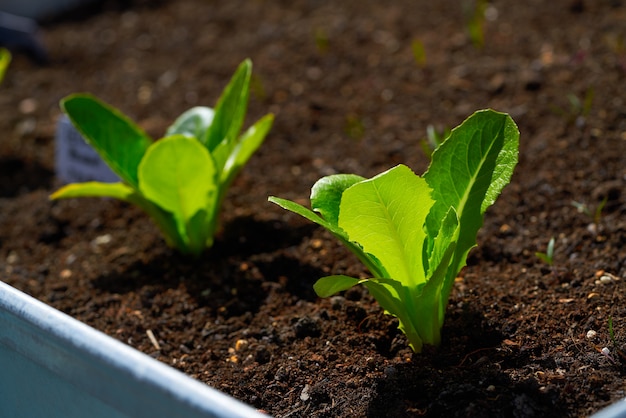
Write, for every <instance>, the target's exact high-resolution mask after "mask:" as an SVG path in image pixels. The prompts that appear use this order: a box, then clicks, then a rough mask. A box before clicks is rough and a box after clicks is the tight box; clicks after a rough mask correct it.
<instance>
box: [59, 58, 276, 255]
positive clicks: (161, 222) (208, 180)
mask: <svg viewBox="0 0 626 418" xmlns="http://www.w3.org/2000/svg"><path fill="white" fill-rule="evenodd" d="M251 73H252V64H251V62H250V61H249V60H246V61H244V62H243V63H241V65H240V66H239V68H238V69H237V71H236V72H235V74H234V76H233V77H232V79H231V80H230V83H229V84H228V86H226V89H225V90H224V91H223V93H222V96H221V97H220V99H219V101H218V102H217V105H216V106H215V108H214V109H212V108H209V107H194V108H192V109H189V110H188V111H186V112H185V113H183V114H182V115H181V116H180V117H178V119H176V121H175V122H174V124H173V125H172V126H170V127H169V128H168V129H167V132H166V136H165V137H164V138H162V139H160V140H158V141H154V140H153V139H152V138H150V137H149V136H148V135H147V134H146V133H144V132H143V131H142V130H141V129H140V128H139V127H138V126H137V125H135V124H134V123H133V122H132V121H131V120H130V119H128V118H127V117H126V116H124V115H123V114H122V113H121V112H120V111H118V110H117V109H114V108H113V107H111V106H109V105H107V104H105V103H103V102H101V101H99V100H98V99H96V98H95V97H93V96H91V95H88V94H75V95H71V96H68V97H66V98H65V99H63V100H62V101H61V107H62V108H63V110H64V111H65V113H67V115H68V116H69V118H70V119H71V121H72V123H73V124H74V126H76V128H77V129H78V130H79V131H80V132H81V133H82V134H83V136H84V137H85V139H86V140H87V142H89V143H90V144H91V145H92V146H93V147H94V148H95V149H96V151H97V152H98V153H99V154H100V156H101V157H102V159H103V160H104V161H105V162H106V163H107V164H108V165H109V167H111V169H112V170H113V171H114V172H115V173H116V174H117V175H118V176H119V177H120V178H121V179H122V182H120V183H100V182H87V183H78V184H70V185H67V186H65V187H63V188H61V189H60V190H58V191H57V192H55V193H54V194H53V195H52V196H51V198H52V199H64V198H72V197H113V198H116V199H121V200H125V201H128V202H130V203H132V204H135V205H137V206H139V207H140V208H141V209H143V210H144V211H145V212H146V213H147V214H148V215H149V216H150V217H151V218H152V219H153V221H154V222H155V223H156V224H157V226H158V227H159V228H160V230H161V232H162V234H163V236H164V238H165V241H166V242H167V244H168V245H170V246H172V247H174V248H176V249H178V250H179V251H180V252H181V253H183V254H192V255H195V256H197V255H199V254H200V253H201V252H202V251H203V250H204V249H205V248H209V247H211V246H212V244H213V239H214V235H215V233H216V230H217V226H218V218H219V210H220V207H221V204H222V201H223V199H224V197H225V196H226V192H227V190H228V187H229V186H230V184H231V183H232V181H233V179H234V178H235V176H236V175H237V174H238V173H239V171H240V170H241V168H242V167H243V166H244V164H245V163H246V162H247V161H248V159H249V158H250V157H251V156H252V154H253V153H254V152H255V151H256V150H257V148H258V147H259V146H260V145H261V143H262V142H263V140H264V138H265V136H266V135H267V133H268V132H269V130H270V128H271V126H272V122H273V115H271V114H268V115H266V116H264V117H263V118H261V119H260V120H259V121H257V122H256V123H255V124H254V125H252V126H251V127H250V128H249V129H248V130H247V131H245V132H244V133H243V134H242V135H239V132H240V130H241V127H242V125H243V121H244V117H245V114H246V109H247V104H248V94H249V85H250V75H251Z"/></svg>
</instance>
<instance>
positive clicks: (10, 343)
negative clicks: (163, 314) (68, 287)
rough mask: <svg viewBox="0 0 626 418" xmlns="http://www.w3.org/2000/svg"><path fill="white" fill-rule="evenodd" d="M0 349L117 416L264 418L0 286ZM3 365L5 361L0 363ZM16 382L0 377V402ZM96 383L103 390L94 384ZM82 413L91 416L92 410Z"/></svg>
mask: <svg viewBox="0 0 626 418" xmlns="http://www.w3.org/2000/svg"><path fill="white" fill-rule="evenodd" d="M0 349H2V350H3V351H2V352H4V353H5V357H7V356H6V353H9V354H10V356H8V357H14V358H15V359H17V360H18V361H20V360H24V361H26V362H28V364H27V365H29V364H30V363H33V364H35V366H33V367H34V368H36V370H42V373H44V374H45V375H46V376H48V378H49V376H53V379H59V382H60V384H62V385H65V384H68V385H69V387H71V388H76V390H77V391H84V392H86V393H87V395H85V396H86V397H87V398H88V399H94V400H95V401H96V402H98V403H102V404H104V405H106V407H110V408H112V410H115V411H117V412H120V416H140V415H141V416H150V417H161V416H162V417H166V416H184V417H189V418H192V417H198V418H200V417H250V418H254V417H266V418H267V415H264V414H261V413H259V412H257V411H256V410H254V409H253V408H251V407H249V406H247V405H245V404H243V403H241V402H239V401H237V400H235V399H234V398H232V397H230V396H228V395H226V394H224V393H222V392H219V391H217V390H216V389H213V388H211V387H209V386H207V385H205V384H203V383H201V382H199V381H197V380H194V379H192V378H191V377H189V376H187V375H185V374H184V373H182V372H180V371H178V370H175V369H174V368H172V367H169V366H167V365H165V364H163V363H161V362H159V361H157V360H155V359H153V358H151V357H150V356H148V355H146V354H143V353H141V352H139V351H137V350H135V349H134V348H132V347H130V346H127V345H125V344H123V343H122V342H120V341H118V340H115V339H114V338H111V337H109V336H107V335H105V334H103V333H101V332H99V331H97V330H95V329H93V328H91V327H89V326H88V325H86V324H84V323H82V322H80V321H78V320H76V319H74V318H71V317H70V316H68V315H66V314H64V313H62V312H60V311H58V310H56V309H54V308H52V307H50V306H48V305H46V304H44V303H43V302H40V301H38V300H36V299H34V298H32V297H30V296H28V295H26V294H25V293H23V292H21V291H19V290H17V289H15V288H13V287H11V286H9V285H7V284H6V283H3V282H0ZM3 361H9V360H2V361H0V363H1V362H3ZM9 366H10V365H9ZM29 367H30V365H29ZM19 370H21V369H19ZM15 377H17V376H10V375H9V374H5V373H3V377H2V378H0V404H2V405H6V404H10V403H11V402H13V403H14V404H17V403H16V401H15V397H16V396H19V394H17V395H16V394H10V393H6V392H9V391H11V390H12V386H11V384H10V382H7V381H5V382H1V381H2V380H3V379H6V380H9V379H13V378H15ZM35 380H36V379H35ZM102 384H106V385H107V386H106V387H104V388H101V387H100V386H98V385H102ZM16 386H17V385H16ZM7 388H8V389H7ZM33 392H36V391H33ZM38 396H41V394H38ZM44 398H45V396H44ZM44 398H42V401H44V400H45V399H44ZM23 404H24V403H22V405H23ZM5 412H7V411H5ZM17 412H19V411H17ZM83 412H84V413H85V414H84V415H83V416H90V412H91V411H83ZM171 412H175V414H174V415H171ZM14 416H18V415H14ZM48 416H56V415H54V414H53V415H48ZM77 416H79V415H77ZM91 416H93V415H91Z"/></svg>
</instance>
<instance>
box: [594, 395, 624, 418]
mask: <svg viewBox="0 0 626 418" xmlns="http://www.w3.org/2000/svg"><path fill="white" fill-rule="evenodd" d="M590 418H626V398H625V399H621V400H619V401H617V402H615V403H613V404H611V405H609V406H607V407H606V408H604V409H601V410H600V411H598V412H596V413H595V414H593V415H592V416H591V417H590Z"/></svg>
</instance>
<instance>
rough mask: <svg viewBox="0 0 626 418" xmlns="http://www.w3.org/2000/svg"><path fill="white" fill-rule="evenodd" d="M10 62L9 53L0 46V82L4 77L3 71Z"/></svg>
mask: <svg viewBox="0 0 626 418" xmlns="http://www.w3.org/2000/svg"><path fill="white" fill-rule="evenodd" d="M10 62H11V53H10V52H9V51H8V50H6V49H4V48H0V83H2V80H3V79H4V73H5V72H6V70H7V68H8V67H9V63H10Z"/></svg>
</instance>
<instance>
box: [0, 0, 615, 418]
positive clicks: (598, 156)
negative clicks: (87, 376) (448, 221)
mask: <svg viewBox="0 0 626 418" xmlns="http://www.w3.org/2000/svg"><path fill="white" fill-rule="evenodd" d="M464 4H465V6H463V5H464ZM466 6H467V7H469V8H470V10H471V2H469V1H468V2H457V1H454V0H445V1H439V2H434V1H431V2H427V1H418V2H416V1H413V0H399V1H394V2H380V1H370V0H359V1H338V2H330V1H329V2H316V1H308V0H297V1H279V2H269V1H262V0H256V1H229V2H217V1H205V0H180V1H160V2H155V3H154V2H146V1H136V2H132V1H131V2H121V1H119V2H117V1H108V2H105V3H102V4H99V5H97V7H96V9H97V10H83V11H82V12H81V13H79V14H75V15H72V16H70V17H66V18H64V19H57V20H54V21H49V22H44V23H43V24H42V30H41V35H42V42H43V43H44V45H45V46H46V48H47V50H48V52H49V56H50V62H49V64H48V65H47V66H43V67H41V66H38V65H37V64H36V63H34V62H32V61H31V60H29V58H28V57H27V56H26V55H22V54H16V55H15V56H14V60H13V62H12V65H11V67H10V68H9V71H8V73H7V76H6V79H5V81H4V83H3V84H2V86H0V92H1V94H0V128H1V131H2V132H3V136H2V141H1V142H0V196H1V198H0V274H1V279H2V280H3V281H6V282H7V283H9V284H11V285H13V286H15V287H16V288H18V289H20V290H23V291H25V292H26V293H28V294H31V295H34V296H35V297H37V298H38V299H40V300H42V301H44V302H46V303H48V304H50V305H51V306H53V307H55V308H58V309H60V310H61V311H63V312H66V313H68V314H69V315H71V316H73V317H75V318H77V319H79V320H81V321H84V322H85V323H87V324H89V325H91V326H93V327H95V328H96V329H99V330H101V331H103V332H105V333H107V334H109V335H110V336H112V337H114V338H117V339H119V340H121V341H123V342H125V343H127V344H129V345H131V346H133V347H135V348H137V349H138V350H141V351H143V352H145V353H147V354H149V355H151V356H152V357H154V358H156V359H158V360H160V361H162V362H164V363H166V364H169V365H171V366H172V367H175V368H177V369H179V370H182V371H183V372H185V373H187V374H189V375H190V376H192V377H194V378H196V379H198V380H200V381H202V382H206V383H207V384H209V385H211V386H213V387H215V388H217V389H219V390H221V391H224V392H225V393H228V394H230V395H232V396H234V397H235V398H237V399H240V400H242V401H244V402H246V403H248V404H250V405H252V406H254V407H256V408H258V409H260V410H262V411H266V412H267V413H269V414H271V415H273V416H276V417H287V416H289V417H345V416H354V417H364V416H369V417H383V416H389V417H392V416H393V417H404V416H406V417H413V416H429V417H436V416H447V417H456V416H459V417H465V416H472V417H488V416H494V417H496V416H497V417H502V416H511V417H539V416H550V415H552V416H568V417H582V416H587V415H589V414H590V413H593V412H595V411H598V410H599V409H601V408H602V407H605V406H607V405H609V404H610V403H612V402H615V401H617V400H618V399H620V398H623V397H624V396H626V387H625V386H624V380H623V378H624V373H625V371H626V360H625V359H626V357H625V356H624V355H623V354H622V352H621V351H620V350H621V348H622V345H623V344H626V297H625V294H626V293H625V289H626V261H625V260H626V217H625V215H626V187H625V184H626V102H625V100H626V97H624V92H626V49H625V46H624V45H625V42H626V26H625V25H624V22H625V21H626V5H625V4H624V2H622V1H583V0H574V1H569V0H568V1H563V0H560V1H551V2H544V1H536V0H533V1H527V2H517V1H508V0H507V1H505V0H494V1H493V2H490V3H488V7H487V13H486V16H487V19H485V20H484V35H485V37H484V45H483V46H482V47H481V46H480V45H478V44H475V43H473V42H472V41H471V39H470V37H469V36H468V33H467V28H468V24H467V21H468V17H467V16H468V14H467V10H465V9H467V7H466ZM420 45H421V46H422V47H423V50H424V51H425V56H424V57H420V56H419V54H418V56H417V57H416V55H415V54H414V50H415V49H419V46H420ZM246 57H250V58H251V59H252V61H253V63H254V80H253V92H252V95H251V103H250V109H249V121H250V122H251V121H253V120H256V119H258V118H259V117H260V116H262V115H263V114H265V113H267V112H273V113H275V115H276V123H275V126H274V128H273V130H272V131H271V133H270V135H269V136H268V138H267V140H266V143H265V144H264V145H263V146H262V147H261V149H260V150H259V151H258V153H257V154H256V155H255V156H253V158H252V159H251V161H250V163H249V165H248V166H247V167H246V168H245V169H244V170H243V172H242V173H241V175H240V177H239V178H238V179H237V181H236V182H235V183H234V184H233V186H232V189H231V192H230V193H229V195H228V198H227V200H226V202H225V204H224V208H223V214H222V225H223V229H222V232H220V234H219V236H218V237H217V239H216V242H215V246H214V247H213V248H212V249H211V250H210V251H208V252H207V253H206V254H205V255H203V256H202V257H201V258H200V259H198V260H193V259H188V258H184V257H182V256H180V255H178V254H176V253H175V252H174V251H172V250H170V249H168V248H167V247H166V245H165V244H164V242H163V240H162V239H161V237H160V235H159V233H158V231H157V229H156V227H155V226H154V225H153V224H152V223H151V222H150V220H149V219H148V218H147V216H146V215H144V214H143V213H142V212H141V211H139V210H138V209H136V208H134V207H131V206H129V205H127V204H124V203H121V202H118V201H114V200H99V199H82V200H66V201H59V202H51V201H49V200H48V196H49V195H50V193H52V192H53V191H54V190H55V189H56V188H57V187H58V185H59V184H58V183H57V181H56V180H55V176H54V159H53V157H54V135H55V126H56V121H57V118H58V117H59V115H60V111H59V108H58V104H57V103H58V101H59V99H61V98H62V97H64V96H65V95H67V94H70V93H73V92H78V91H89V92H91V93H93V94H95V95H97V96H99V97H101V98H102V99H104V100H105V101H107V102H109V103H111V104H113V105H114V106H116V107H118V108H120V109H122V110H123V111H124V112H125V113H127V114H129V115H130V116H131V117H132V118H133V119H134V120H136V121H138V123H139V124H140V125H141V126H142V127H143V128H144V129H146V130H147V132H149V133H150V134H152V135H153V136H155V137H158V136H159V135H161V134H162V133H163V132H164V130H165V128H166V127H167V126H168V124H169V123H171V122H172V121H173V120H174V118H175V117H176V116H178V115H179V114H180V113H182V112H183V111H184V110H186V109H187V108H189V107H192V106H195V105H213V104H214V103H215V101H216V99H217V97H218V95H219V93H220V92H221V90H222V88H223V87H224V86H225V84H226V83H227V81H228V79H229V78H230V76H231V75H232V73H233V72H234V70H235V68H236V66H237V64H238V63H239V62H241V61H242V60H243V59H244V58H246ZM586 97H588V98H590V100H587V104H590V106H589V105H585V98H586ZM576 100H578V101H579V103H577V102H576ZM487 107H491V108H494V109H497V110H500V111H505V112H508V113H510V114H511V115H512V116H513V118H514V119H515V120H516V122H517V123H518V125H519V128H520V131H521V144H520V162H519V165H518V167H517V169H516V172H515V174H514V176H513V179H512V182H511V184H510V185H509V186H508V187H507V188H505V190H504V192H503V193H502V195H501V197H500V199H499V200H498V201H497V202H496V204H495V205H494V206H493V207H492V208H491V209H490V210H489V211H488V213H487V214H486V219H485V224H484V227H483V229H482V230H481V232H480V233H479V236H478V247H477V248H475V249H474V250H472V252H471V253H470V256H469V259H468V266H467V267H466V268H465V269H464V270H463V271H462V272H461V274H460V275H459V277H458V279H457V281H456V284H455V286H454V289H453V292H452V295H451V298H450V304H449V307H448V311H447V317H446V321H445V324H444V327H443V341H442V343H441V346H439V347H437V348H433V347H427V348H426V349H425V350H424V352H423V353H421V354H414V353H412V352H411V351H410V350H409V349H408V347H407V343H406V339H405V338H404V336H403V335H402V334H401V333H400V332H399V331H398V330H397V321H396V320H394V318H392V317H390V316H386V315H384V314H383V313H382V312H381V309H380V307H379V306H378V305H377V303H376V302H375V301H374V300H373V299H372V298H371V297H370V296H369V295H368V294H367V292H366V291H364V290H363V289H360V288H357V289H353V290H350V291H348V292H346V293H345V294H342V295H341V296H337V297H333V298H329V299H319V298H317V297H316V295H315V293H314V292H313V290H312V284H313V283H314V282H315V280H317V279H318V278H319V277H321V276H324V275H328V274H340V273H341V274H349V275H356V276H363V277H366V276H367V272H366V271H365V269H364V268H363V266H362V265H361V264H359V262H358V261H357V260H356V258H355V257H354V256H352V255H351V254H350V253H349V252H348V251H347V250H346V249H344V248H343V247H342V246H341V245H339V244H338V242H337V241H336V240H335V239H334V238H332V237H331V236H330V235H329V234H328V233H326V232H325V231H324V230H322V229H321V228H319V227H317V226H314V225H312V224H311V223H309V222H307V221H305V220H303V219H300V218H298V217H297V216H295V215H292V214H290V213H287V212H286V211H284V210H282V209H280V208H279V207H277V206H275V205H272V204H270V203H268V202H267V197H268V196H269V195H277V196H280V197H285V198H289V199H295V200H297V201H299V202H301V203H303V204H308V194H309V191H310V187H311V186H312V185H313V183H314V182H315V181H316V180H317V179H318V178H319V177H321V176H324V175H328V174H331V173H337V172H353V173H357V174H361V175H364V176H372V175H374V174H377V173H379V172H381V171H383V170H385V169H387V168H390V167H392V166H394V165H396V164H399V163H404V164H407V165H409V166H410V167H412V168H413V169H414V170H415V171H416V172H417V173H421V172H423V171H424V170H425V169H426V167H427V165H428V158H427V157H426V155H425V153H424V152H423V150H422V148H421V146H420V141H421V140H422V139H423V138H424V137H425V136H426V129H427V126H428V125H429V124H433V125H434V126H435V127H436V128H437V129H440V130H441V129H443V128H444V127H452V126H456V125H458V124H459V123H461V122H462V120H463V119H465V118H466V117H467V116H469V115H470V114H471V113H472V112H473V111H474V110H477V109H480V108H487ZM573 201H575V202H579V203H580V204H582V205H585V208H586V209H587V210H588V212H589V214H586V213H584V212H585V211H584V210H583V211H579V210H578V209H577V207H575V206H574V205H573V204H572V202H573ZM603 201H606V204H605V205H604V206H603V207H602V210H601V211H598V212H599V216H596V217H594V216H593V214H594V213H595V212H596V208H598V206H599V205H601V203H602V202H603ZM551 237H554V238H555V242H556V243H555V253H554V264H553V265H552V266H549V265H548V264H546V263H544V262H542V261H541V260H540V259H539V258H538V257H536V255H535V253H536V252H545V251H546V246H547V244H548V241H549V240H550V238H551ZM610 320H612V327H610V326H609V321H610ZM590 331H594V332H595V337H594V336H592V334H593V333H590ZM149 334H153V335H154V342H153V341H151V339H150V338H149ZM603 347H607V348H609V349H610V351H611V354H610V356H611V357H610V358H609V357H607V356H604V355H602V354H601V349H602V348H603ZM625 351H626V350H625Z"/></svg>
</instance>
